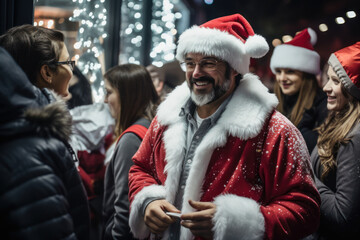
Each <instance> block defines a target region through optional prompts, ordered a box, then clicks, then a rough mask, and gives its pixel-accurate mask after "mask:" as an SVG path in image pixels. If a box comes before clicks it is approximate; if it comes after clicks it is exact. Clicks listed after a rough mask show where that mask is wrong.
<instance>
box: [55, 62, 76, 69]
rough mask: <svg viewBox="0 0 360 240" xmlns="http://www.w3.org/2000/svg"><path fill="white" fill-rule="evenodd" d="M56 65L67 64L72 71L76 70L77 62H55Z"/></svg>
mask: <svg viewBox="0 0 360 240" xmlns="http://www.w3.org/2000/svg"><path fill="white" fill-rule="evenodd" d="M55 64H56V65H62V64H67V65H69V66H70V68H71V70H74V67H75V61H71V60H69V61H62V62H55Z"/></svg>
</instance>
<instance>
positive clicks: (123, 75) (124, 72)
mask: <svg viewBox="0 0 360 240" xmlns="http://www.w3.org/2000/svg"><path fill="white" fill-rule="evenodd" d="M104 78H105V79H107V80H108V82H109V83H110V85H111V87H113V88H114V89H115V90H117V91H118V94H119V99H120V116H119V117H118V118H117V120H116V127H115V134H116V136H117V137H118V136H120V134H121V133H122V132H123V131H124V130H126V129H127V128H128V127H129V126H130V125H132V124H133V123H134V122H135V121H136V120H138V119H139V118H141V117H145V118H147V119H149V120H150V121H151V120H152V119H153V118H154V116H155V111H156V107H157V104H158V102H159V97H158V95H157V92H156V90H155V87H154V85H153V83H152V80H151V77H150V74H149V73H148V71H147V70H146V68H145V67H143V66H140V65H136V64H123V65H119V66H115V67H113V68H111V69H110V70H108V71H107V72H106V73H105V75H104Z"/></svg>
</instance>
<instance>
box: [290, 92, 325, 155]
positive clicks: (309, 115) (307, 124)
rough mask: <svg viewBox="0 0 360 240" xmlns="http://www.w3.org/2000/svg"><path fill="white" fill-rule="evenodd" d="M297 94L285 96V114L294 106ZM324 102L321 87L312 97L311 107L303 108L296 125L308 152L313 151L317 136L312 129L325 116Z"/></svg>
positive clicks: (319, 123)
mask: <svg viewBox="0 0 360 240" xmlns="http://www.w3.org/2000/svg"><path fill="white" fill-rule="evenodd" d="M297 96H298V95H296V96H286V98H285V101H284V109H285V115H286V116H288V115H289V113H290V112H291V110H292V108H293V107H294V105H295V103H296V101H297ZM326 104H327V98H326V94H325V93H324V92H323V91H322V90H321V89H319V90H318V92H317V94H316V96H315V98H314V102H313V104H312V106H311V108H310V109H307V110H305V112H304V114H303V117H302V118H301V121H300V123H299V124H298V126H297V127H298V129H299V130H300V132H301V134H302V135H303V137H304V139H305V142H306V146H307V148H308V150H309V153H310V154H311V152H312V151H313V149H314V147H315V146H316V143H317V139H318V136H319V134H318V133H317V131H315V130H314V129H315V128H317V127H319V126H320V125H321V124H322V123H323V122H324V120H325V118H326V117H327V107H326Z"/></svg>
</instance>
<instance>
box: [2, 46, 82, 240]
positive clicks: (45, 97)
mask: <svg viewBox="0 0 360 240" xmlns="http://www.w3.org/2000/svg"><path fill="white" fill-rule="evenodd" d="M0 84H1V87H0V116H1V117H0V232H1V237H0V238H1V239H11V240H13V239H21V240H24V239H34V240H35V239H36V240H39V239H46V240H49V239H52V240H53V239H88V238H89V212H88V204H87V199H86V195H85V192H84V188H83V186H82V183H81V180H80V177H79V174H78V172H77V169H76V167H75V164H74V158H73V155H72V154H71V153H70V150H71V148H70V146H69V145H68V144H67V140H68V138H69V135H70V126H71V116H70V114H69V112H68V110H67V108H66V105H65V103H63V102H59V101H55V102H52V101H53V100H54V98H53V95H52V93H50V92H49V91H47V90H46V89H43V90H40V89H38V88H36V87H35V86H33V85H32V84H31V83H30V81H29V80H28V79H27V77H26V75H25V74H24V72H23V71H22V70H21V69H20V68H19V67H18V66H17V65H16V63H15V62H14V61H13V60H12V58H11V57H10V55H9V54H8V53H6V51H5V50H4V49H2V48H0ZM51 102H52V103H51ZM75 159H76V158H75Z"/></svg>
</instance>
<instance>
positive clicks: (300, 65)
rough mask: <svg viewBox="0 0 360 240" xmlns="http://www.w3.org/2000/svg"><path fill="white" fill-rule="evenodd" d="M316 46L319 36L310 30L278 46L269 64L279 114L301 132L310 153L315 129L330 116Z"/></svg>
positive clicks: (315, 135)
mask: <svg viewBox="0 0 360 240" xmlns="http://www.w3.org/2000/svg"><path fill="white" fill-rule="evenodd" d="M315 43H316V33H315V32H314V30H312V29H311V28H307V29H305V30H303V31H301V32H300V33H299V34H297V35H296V36H295V37H294V38H293V39H292V40H291V41H289V42H286V43H284V44H281V45H279V46H276V47H275V49H274V52H273V55H272V57H271V61H270V68H271V70H272V72H273V73H274V74H275V77H276V81H275V85H274V92H275V94H276V96H277V98H278V99H279V105H278V106H277V110H278V111H279V112H281V113H282V114H284V115H285V116H286V117H287V118H289V119H290V121H291V122H292V123H293V124H294V125H295V126H296V127H297V128H298V129H299V130H300V132H301V134H302V135H303V137H304V139H305V142H306V145H307V148H308V150H309V153H311V152H312V150H313V149H314V147H315V145H316V140H317V137H318V134H317V132H316V131H315V128H317V127H318V126H320V124H321V123H322V122H323V121H324V119H325V118H326V116H327V110H326V95H325V94H324V92H322V91H321V89H320V87H319V86H318V83H317V80H316V75H317V74H318V73H320V55H319V54H318V53H317V52H316V51H314V48H313V44H315Z"/></svg>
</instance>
